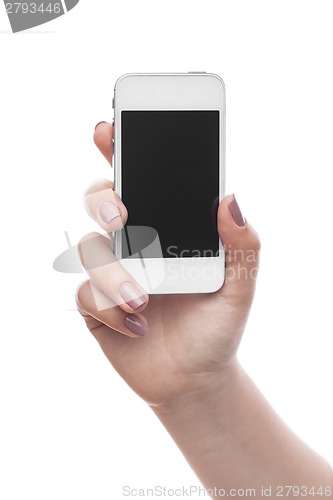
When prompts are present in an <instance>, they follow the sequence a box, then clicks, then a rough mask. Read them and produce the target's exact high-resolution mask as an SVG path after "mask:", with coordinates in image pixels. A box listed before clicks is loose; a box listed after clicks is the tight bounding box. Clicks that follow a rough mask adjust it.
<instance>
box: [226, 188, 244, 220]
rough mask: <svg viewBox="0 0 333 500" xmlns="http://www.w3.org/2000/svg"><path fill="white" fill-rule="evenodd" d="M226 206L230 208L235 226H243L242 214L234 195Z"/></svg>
mask: <svg viewBox="0 0 333 500" xmlns="http://www.w3.org/2000/svg"><path fill="white" fill-rule="evenodd" d="M228 208H229V210H230V213H231V215H232V218H233V219H234V221H235V222H236V224H237V226H244V225H245V220H244V217H243V215H242V212H241V211H240V208H239V206H238V203H237V201H236V198H235V195H234V197H233V199H232V201H231V202H230V203H229V205H228Z"/></svg>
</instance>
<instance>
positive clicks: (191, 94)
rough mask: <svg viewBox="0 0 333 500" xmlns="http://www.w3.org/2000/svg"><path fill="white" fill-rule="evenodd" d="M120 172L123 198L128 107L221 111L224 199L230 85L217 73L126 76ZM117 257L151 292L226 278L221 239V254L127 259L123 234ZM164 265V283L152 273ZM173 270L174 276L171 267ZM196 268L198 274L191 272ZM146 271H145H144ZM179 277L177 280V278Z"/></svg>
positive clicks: (201, 287)
mask: <svg viewBox="0 0 333 500" xmlns="http://www.w3.org/2000/svg"><path fill="white" fill-rule="evenodd" d="M114 91H115V93H114V101H113V102H114V126H115V131H114V145H115V148H114V173H115V191H116V192H117V193H118V195H119V196H120V197H121V195H122V193H121V126H120V123H121V112H122V111H124V110H218V111H219V112H220V113H219V116H220V148H219V149H220V154H219V158H220V165H219V179H220V182H219V200H221V199H222V198H223V196H224V186H225V85H224V82H223V80H222V79H221V78H220V77H219V76H217V75H215V74H212V73H203V72H190V73H141V74H135V73H130V74H126V75H123V76H122V77H120V78H119V79H118V80H117V82H116V84H115V89H114ZM114 241H115V245H114V250H115V254H116V257H117V258H118V259H119V260H120V261H121V264H122V265H123V266H124V267H125V268H126V269H127V270H128V272H129V273H130V274H132V275H133V277H134V278H135V279H136V280H137V281H138V282H139V283H140V285H141V286H143V288H145V289H146V290H147V291H148V293H151V294H155V293H209V292H214V291H216V290H218V289H219V288H220V287H221V286H222V285H223V282H224V274H225V258H224V248H223V245H222V243H221V241H219V256H218V257H183V258H170V259H168V258H163V259H162V258H161V259H160V258H151V259H145V263H146V264H147V266H144V267H146V268H145V269H144V270H142V262H141V260H140V259H134V258H130V259H121V255H122V254H121V237H120V233H118V234H117V233H115V237H114ZM161 266H163V269H164V272H165V275H164V278H163V281H162V282H161V283H160V284H159V285H158V286H156V285H154V286H152V285H151V280H149V277H148V276H147V269H149V273H152V274H154V273H155V275H156V273H158V270H159V269H161ZM171 269H172V279H171V271H170V270H171ZM193 270H195V271H196V273H193V272H192V273H191V271H193ZM143 271H144V272H143ZM175 276H176V278H175Z"/></svg>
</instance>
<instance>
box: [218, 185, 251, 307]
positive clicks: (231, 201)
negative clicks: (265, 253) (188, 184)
mask: <svg viewBox="0 0 333 500" xmlns="http://www.w3.org/2000/svg"><path fill="white" fill-rule="evenodd" d="M217 227H218V232H219V236H220V238H221V241H222V244H223V247H224V250H225V260H226V269H225V283H224V285H223V287H222V288H221V290H220V292H219V294H220V295H221V296H222V297H223V298H225V299H226V300H228V302H230V303H232V304H233V305H236V306H243V305H244V306H245V307H246V306H248V305H249V304H251V302H252V299H253V295H254V291H255V284H256V278H257V273H258V266H259V252H260V240H259V236H258V234H257V232H256V231H255V230H254V229H253V228H252V226H251V225H250V224H249V223H248V222H247V220H246V219H244V217H243V215H242V213H241V211H240V208H239V206H238V203H237V201H236V198H235V196H234V195H233V194H231V195H228V196H226V197H225V198H223V200H222V201H221V203H220V206H219V209H218V213H217Z"/></svg>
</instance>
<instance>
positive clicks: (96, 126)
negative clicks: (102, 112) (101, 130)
mask: <svg viewBox="0 0 333 500" xmlns="http://www.w3.org/2000/svg"><path fill="white" fill-rule="evenodd" d="M101 123H106V122H104V121H102V122H98V123H97V125H96V127H95V130H96V129H97V127H98V125H100V124H101Z"/></svg>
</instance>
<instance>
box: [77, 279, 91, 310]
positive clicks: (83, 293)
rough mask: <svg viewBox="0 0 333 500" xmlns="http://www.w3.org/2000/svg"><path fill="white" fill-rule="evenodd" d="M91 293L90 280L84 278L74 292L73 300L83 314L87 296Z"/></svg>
mask: <svg viewBox="0 0 333 500" xmlns="http://www.w3.org/2000/svg"><path fill="white" fill-rule="evenodd" d="M90 294H91V287H90V281H89V280H85V281H83V282H82V283H80V284H79V286H78V287H77V289H76V293H75V302H76V306H77V308H78V311H79V313H80V314H81V315H82V316H84V315H85V309H86V306H87V303H88V300H89V296H90Z"/></svg>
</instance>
